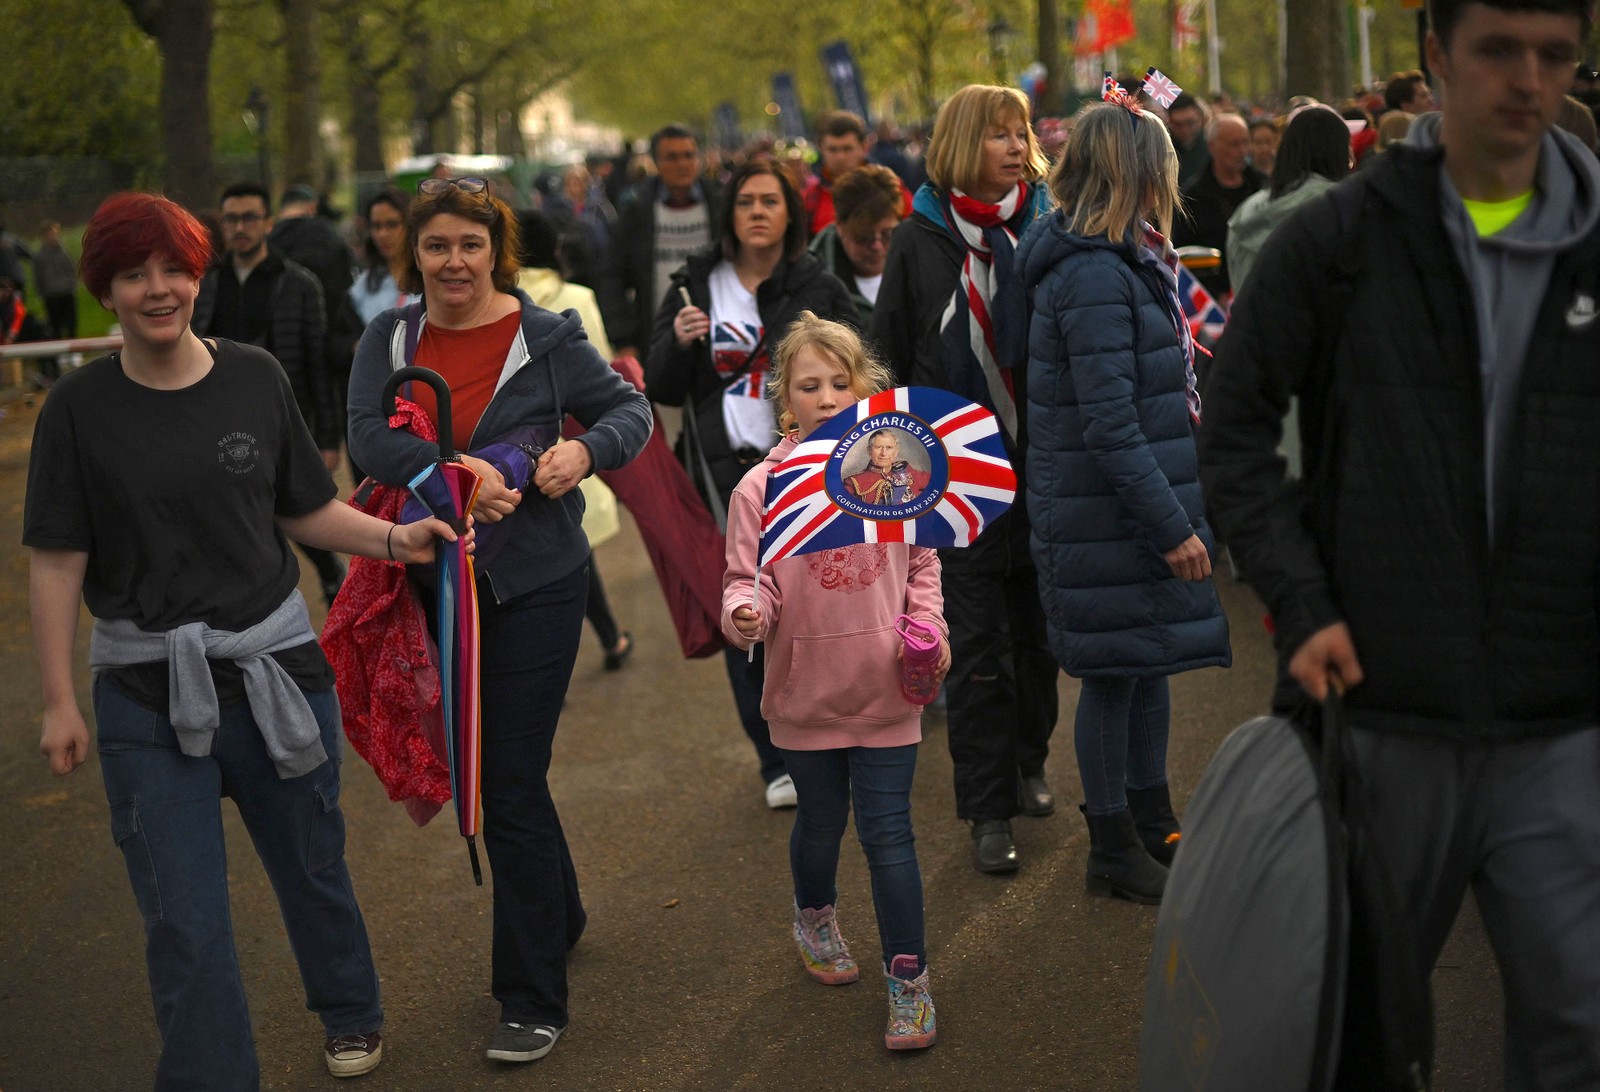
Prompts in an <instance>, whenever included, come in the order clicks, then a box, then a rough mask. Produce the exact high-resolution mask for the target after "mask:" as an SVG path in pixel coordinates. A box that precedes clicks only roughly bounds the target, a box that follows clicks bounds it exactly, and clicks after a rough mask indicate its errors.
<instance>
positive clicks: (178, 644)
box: [89, 589, 328, 778]
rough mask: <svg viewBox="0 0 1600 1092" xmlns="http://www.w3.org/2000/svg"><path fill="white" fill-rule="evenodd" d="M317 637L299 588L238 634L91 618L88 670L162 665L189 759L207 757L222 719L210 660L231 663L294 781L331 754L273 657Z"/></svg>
mask: <svg viewBox="0 0 1600 1092" xmlns="http://www.w3.org/2000/svg"><path fill="white" fill-rule="evenodd" d="M316 639H317V634H316V632H315V631H314V630H313V629H312V628H311V616H310V615H309V614H308V613H307V612H306V601H305V598H304V597H303V596H302V595H301V594H300V591H299V589H296V590H294V591H293V592H291V593H290V594H289V598H287V599H285V600H284V601H283V602H282V604H280V605H279V607H278V609H277V610H275V611H273V612H272V613H271V614H269V615H267V617H266V618H264V619H262V620H261V621H260V622H258V623H256V624H255V625H253V626H251V627H250V628H249V629H247V630H244V631H243V632H240V633H230V632H228V631H227V630H221V629H212V628H211V627H210V626H208V625H206V624H205V623H204V622H190V623H189V624H187V625H183V626H179V627H178V628H176V629H169V630H167V631H166V632H165V633H152V632H149V631H147V630H142V629H140V628H139V627H138V626H136V625H135V624H134V623H133V622H132V621H130V620H128V619H126V618H118V619H110V620H107V619H103V618H99V619H96V620H95V623H94V632H93V634H92V635H91V636H90V639H89V669H90V670H91V671H95V672H99V671H103V670H105V669H106V668H108V667H132V666H133V665H134V664H148V663H159V662H160V661H162V660H165V661H166V662H167V683H168V686H169V687H170V688H171V696H170V705H169V707H168V714H167V715H168V717H169V718H170V719H171V721H172V727H173V729H174V730H175V731H176V732H177V736H178V747H179V749H180V750H182V751H183V753H184V754H186V755H189V756H190V757H192V758H202V757H204V756H206V755H209V754H210V753H211V744H212V739H213V737H214V736H215V735H216V731H217V726H218V724H220V723H221V719H222V716H221V710H219V709H218V708H217V687H216V683H215V682H213V681H212V678H211V665H210V664H209V663H207V661H208V660H232V661H233V662H234V663H236V664H238V665H239V669H240V670H241V671H243V672H244V693H245V698H246V699H247V700H248V701H249V703H250V712H251V715H253V716H254V717H255V721H256V725H257V726H258V727H259V728H260V729H261V737H262V739H264V740H265V741H266V744H267V754H269V755H271V756H272V763H273V765H274V766H276V767H277V769H278V776H279V777H282V778H289V777H299V776H300V775H301V774H305V773H310V772H311V771H312V770H314V769H316V768H317V767H318V766H320V765H322V764H323V763H324V762H326V761H327V760H328V752H327V751H326V750H324V749H323V746H322V731H321V729H320V728H318V726H317V718H316V715H315V714H314V713H312V712H311V706H310V705H309V704H308V703H307V702H306V697H305V695H304V694H302V693H301V692H300V688H299V687H298V686H296V685H295V682H294V680H293V679H292V678H290V677H289V673H288V672H287V671H285V670H284V669H283V668H282V666H280V665H279V663H278V661H277V660H274V659H273V658H272V656H271V655H270V654H271V653H273V652H282V651H283V650H284V649H289V648H297V647H299V646H300V645H303V644H305V643H306V642H307V641H315V640H316Z"/></svg>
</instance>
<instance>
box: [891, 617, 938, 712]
mask: <svg viewBox="0 0 1600 1092" xmlns="http://www.w3.org/2000/svg"><path fill="white" fill-rule="evenodd" d="M894 628H895V632H896V633H898V634H900V636H901V638H902V639H903V640H904V641H905V643H906V647H905V656H904V658H902V659H901V661H900V693H902V694H904V695H905V697H906V701H908V702H910V703H911V704H912V705H927V704H928V703H929V702H930V701H932V700H933V699H934V698H936V697H937V696H938V695H939V680H937V679H935V678H934V677H933V669H934V665H935V664H937V663H938V662H939V631H938V630H936V629H934V628H933V627H932V626H929V625H924V624H923V623H921V622H919V621H917V620H916V619H915V618H913V617H911V616H910V615H909V614H902V615H901V616H900V617H898V618H896V619H895V620H894Z"/></svg>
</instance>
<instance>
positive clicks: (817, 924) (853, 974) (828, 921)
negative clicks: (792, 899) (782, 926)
mask: <svg viewBox="0 0 1600 1092" xmlns="http://www.w3.org/2000/svg"><path fill="white" fill-rule="evenodd" d="M794 942H795V944H797V945H798V946H799V947H800V958H801V959H802V960H803V961H804V962H805V965H806V973H808V974H809V975H811V977H812V978H815V979H816V980H817V981H818V982H822V983H825V984H826V985H829V986H844V985H848V984H849V983H851V982H854V981H856V979H858V978H860V977H861V969H860V968H859V967H857V966H856V961H855V960H854V959H851V958H850V946H849V945H848V944H846V943H845V940H844V937H843V936H842V935H841V934H840V932H839V923H838V922H837V921H836V920H834V916H833V907H831V906H824V907H823V908H822V909H820V910H802V909H800V908H799V907H798V906H797V907H795V911H794Z"/></svg>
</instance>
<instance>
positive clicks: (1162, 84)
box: [1144, 65, 1183, 110]
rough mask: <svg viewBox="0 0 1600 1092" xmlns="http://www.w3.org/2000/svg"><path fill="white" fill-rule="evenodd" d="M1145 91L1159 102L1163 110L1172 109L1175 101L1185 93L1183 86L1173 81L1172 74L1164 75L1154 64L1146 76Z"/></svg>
mask: <svg viewBox="0 0 1600 1092" xmlns="http://www.w3.org/2000/svg"><path fill="white" fill-rule="evenodd" d="M1144 93H1145V94H1146V95H1149V96H1150V97H1151V98H1152V99H1154V100H1155V101H1156V102H1159V103H1160V104H1161V108H1162V109H1163V110H1170V109H1172V104H1173V102H1174V101H1175V100H1176V99H1177V97H1178V96H1179V95H1181V94H1182V93H1183V88H1181V87H1179V86H1178V85H1177V84H1175V83H1173V82H1172V77H1171V76H1167V75H1164V74H1163V73H1162V72H1161V70H1160V69H1158V68H1156V67H1154V66H1153V65H1152V66H1151V68H1150V71H1148V72H1146V73H1145V76H1144Z"/></svg>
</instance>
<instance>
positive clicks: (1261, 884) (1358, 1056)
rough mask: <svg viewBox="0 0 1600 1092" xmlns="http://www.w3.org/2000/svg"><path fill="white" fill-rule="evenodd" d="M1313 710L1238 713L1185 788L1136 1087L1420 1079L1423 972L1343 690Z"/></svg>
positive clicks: (1291, 1091) (1407, 1083) (1212, 1089)
mask: <svg viewBox="0 0 1600 1092" xmlns="http://www.w3.org/2000/svg"><path fill="white" fill-rule="evenodd" d="M1306 719H1307V721H1308V723H1307V724H1304V725H1302V724H1300V723H1297V722H1295V721H1292V720H1287V719H1284V718H1281V717H1258V718H1257V719H1255V720H1252V721H1249V722H1248V723H1246V724H1243V725H1241V726H1240V727H1239V728H1238V729H1236V730H1235V731H1234V732H1233V733H1232V734H1231V735H1229V736H1228V738H1227V739H1226V740H1225V741H1224V742H1223V744H1222V746H1221V748H1219V749H1218V751H1217V754H1216V757H1215V758H1213V759H1212V761H1211V764H1210V766H1208V767H1207V768H1206V772H1205V775H1204V776H1203V777H1202V778H1201V780H1200V784H1199V785H1198V786H1197V787H1196V788H1195V791H1194V795H1193V796H1192V797H1191V798H1190V800H1189V806H1188V809H1187V811H1186V812H1185V814H1184V823H1183V826H1184V830H1183V842H1182V848H1181V849H1179V851H1178V856H1177V859H1176V860H1175V861H1174V862H1173V868H1172V873H1171V876H1170V877H1169V878H1168V880H1167V888H1166V893H1165V894H1164V895H1163V896H1162V900H1161V912H1160V916H1159V917H1158V919H1157V922H1156V935H1155V944H1154V947H1153V949H1152V951H1151V955H1150V967H1149V971H1148V973H1147V975H1146V980H1145V1006H1144V1028H1143V1031H1142V1034H1141V1036H1140V1040H1139V1063H1140V1074H1139V1087H1140V1089H1141V1090H1144V1092H1181V1090H1193V1092H1239V1090H1244V1089H1273V1090H1274V1092H1298V1090H1306V1092H1327V1090H1329V1089H1335V1088H1339V1089H1363V1090H1375V1092H1376V1090H1389V1089H1412V1090H1418V1089H1425V1088H1426V1087H1427V1073H1428V1069H1429V1067H1430V1065H1431V1060H1432V1058H1431V1055H1432V1030H1431V1029H1432V1015H1431V1010H1430V1006H1429V1003H1428V996H1427V981H1426V978H1425V976H1423V975H1421V974H1419V972H1418V970H1417V967H1416V958H1415V948H1414V945H1413V944H1412V943H1410V930H1409V927H1408V926H1407V925H1406V923H1405V922H1404V921H1403V920H1402V919H1401V917H1400V915H1399V913H1398V912H1397V910H1396V909H1395V907H1396V906H1397V903H1396V901H1395V899H1394V896H1393V888H1392V884H1391V882H1390V879H1389V875H1388V873H1387V871H1386V870H1385V868H1384V865H1383V862H1382V857H1381V851H1380V844H1379V842H1378V841H1377V840H1375V839H1374V838H1373V837H1372V834H1371V832H1369V831H1368V830H1367V828H1366V826H1365V823H1364V821H1363V819H1362V814H1363V812H1362V808H1361V803H1360V784H1359V781H1358V779H1357V777H1356V772H1355V766H1354V763H1352V762H1349V761H1347V757H1346V749H1347V740H1346V738H1345V736H1346V734H1345V729H1344V720H1343V710H1342V704H1341V703H1340V702H1339V701H1338V700H1337V699H1334V700H1331V701H1330V702H1329V703H1328V704H1327V705H1325V706H1324V707H1323V708H1322V710H1321V711H1320V714H1315V713H1314V714H1313V715H1312V716H1309V717H1308V718H1306ZM1347 1000H1348V1003H1347Z"/></svg>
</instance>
